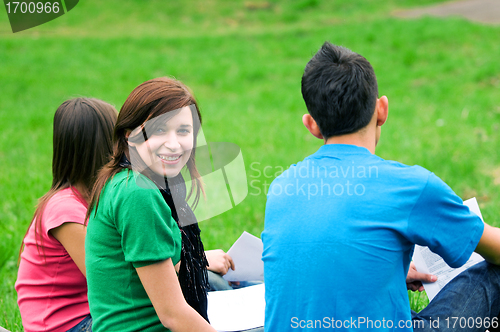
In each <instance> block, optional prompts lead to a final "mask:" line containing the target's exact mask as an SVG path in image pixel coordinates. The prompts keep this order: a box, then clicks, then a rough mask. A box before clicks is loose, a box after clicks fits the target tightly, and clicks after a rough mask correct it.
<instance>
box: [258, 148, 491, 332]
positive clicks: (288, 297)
mask: <svg viewBox="0 0 500 332" xmlns="http://www.w3.org/2000/svg"><path fill="white" fill-rule="evenodd" d="M450 230H451V231H450ZM482 231H483V227H482V222H481V220H480V219H479V218H478V217H477V216H475V215H474V214H472V213H471V212H470V211H469V209H468V208H467V207H465V206H464V205H463V204H462V200H461V199H460V198H458V197H457V196H456V195H455V194H454V193H453V191H452V190H451V189H450V188H449V187H448V186H447V185H445V184H444V183H443V182H442V181H441V180H439V179H438V178H437V177H436V176H435V175H433V174H432V173H430V172H429V171H427V170H425V169H423V168H421V167H418V166H414V167H409V166H405V165H402V164H400V163H397V162H391V161H385V160H383V159H381V158H379V157H377V156H375V155H373V154H372V153H371V152H370V151H369V150H367V149H366V148H363V147H358V146H355V145H344V144H328V145H324V146H322V147H321V148H320V149H319V151H318V152H317V153H315V154H313V155H312V156H310V157H308V158H306V159H305V160H304V161H302V162H300V163H298V164H297V165H296V166H292V167H290V169H289V170H287V171H286V172H285V173H283V174H282V175H281V176H280V177H278V178H277V179H276V180H275V181H274V182H273V184H272V185H271V187H270V188H269V193H268V202H267V207H266V224H265V230H264V232H263V233H262V240H263V242H264V254H263V261H264V267H265V271H264V276H265V283H266V304H267V305H266V323H265V327H266V330H267V331H293V330H296V329H297V328H318V329H319V328H327V329H328V328H336V329H342V328H345V329H349V328H351V329H355V330H360V331H363V330H365V331H371V330H373V329H377V331H378V330H379V329H380V330H381V331H384V330H392V329H391V328H394V329H398V330H400V329H403V330H404V329H405V328H407V327H408V330H411V324H412V323H411V315H410V307H409V301H408V295H407V292H406V285H405V278H406V274H407V272H408V267H409V264H410V261H411V255H412V252H413V247H414V245H413V244H414V243H418V244H421V245H426V246H429V247H430V248H431V249H433V250H434V251H435V252H437V253H439V254H440V255H441V256H442V257H443V258H445V259H446V261H447V262H448V263H449V264H450V265H455V266H459V265H461V264H463V263H464V262H465V261H467V259H468V258H469V256H470V254H471V253H472V252H473V251H474V249H475V248H476V245H477V242H478V241H479V239H480V237H481V234H482Z"/></svg>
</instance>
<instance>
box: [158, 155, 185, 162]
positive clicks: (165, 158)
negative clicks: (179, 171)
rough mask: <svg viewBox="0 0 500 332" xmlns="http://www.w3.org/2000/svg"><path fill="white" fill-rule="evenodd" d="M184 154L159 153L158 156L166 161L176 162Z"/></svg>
mask: <svg viewBox="0 0 500 332" xmlns="http://www.w3.org/2000/svg"><path fill="white" fill-rule="evenodd" d="M181 156H182V154H179V155H175V156H165V155H158V158H160V159H161V160H164V161H166V162H176V161H177V160H179V159H180V158H181Z"/></svg>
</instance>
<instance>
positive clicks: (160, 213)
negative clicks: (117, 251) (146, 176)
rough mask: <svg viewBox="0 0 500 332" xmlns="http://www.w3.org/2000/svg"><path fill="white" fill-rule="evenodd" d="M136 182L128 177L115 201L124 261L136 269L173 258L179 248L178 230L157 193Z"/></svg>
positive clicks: (153, 189)
mask: <svg viewBox="0 0 500 332" xmlns="http://www.w3.org/2000/svg"><path fill="white" fill-rule="evenodd" d="M136 179H137V177H136V176H130V177H129V178H128V181H127V182H126V183H125V184H124V186H125V188H124V190H120V191H119V192H118V193H117V195H116V196H115V197H114V201H115V204H114V205H115V207H116V212H117V213H116V214H115V215H116V220H115V223H116V228H117V230H118V232H119V233H120V235H121V246H122V249H123V253H124V256H125V260H126V261H127V262H130V263H132V265H133V266H134V267H135V268H137V267H142V266H146V265H150V264H153V263H155V262H158V261H162V260H166V259H168V258H172V257H173V256H174V254H175V251H176V249H177V250H179V247H180V231H179V228H178V226H177V223H176V222H175V220H174V219H173V218H172V213H171V211H170V208H169V206H168V205H167V203H166V202H165V201H164V199H163V197H162V195H161V193H160V191H159V190H158V188H156V186H155V187H152V186H139V185H137V183H136ZM141 181H143V180H141Z"/></svg>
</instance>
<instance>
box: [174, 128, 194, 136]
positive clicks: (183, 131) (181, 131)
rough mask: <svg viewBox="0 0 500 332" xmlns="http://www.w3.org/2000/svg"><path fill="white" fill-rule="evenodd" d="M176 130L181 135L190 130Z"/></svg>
mask: <svg viewBox="0 0 500 332" xmlns="http://www.w3.org/2000/svg"><path fill="white" fill-rule="evenodd" d="M177 132H178V133H179V134H181V135H188V134H189V133H190V132H191V131H189V129H179V130H178V131H177Z"/></svg>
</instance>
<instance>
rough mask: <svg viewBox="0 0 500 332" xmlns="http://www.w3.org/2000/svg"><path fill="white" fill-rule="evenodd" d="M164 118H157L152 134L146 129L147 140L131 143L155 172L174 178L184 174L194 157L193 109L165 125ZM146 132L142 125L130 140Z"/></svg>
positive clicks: (171, 119)
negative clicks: (183, 171) (192, 154)
mask: <svg viewBox="0 0 500 332" xmlns="http://www.w3.org/2000/svg"><path fill="white" fill-rule="evenodd" d="M161 117H162V116H160V117H159V119H154V121H155V125H154V126H153V128H154V129H151V130H150V131H151V132H149V131H148V130H147V129H146V135H147V137H148V140H147V141H142V142H135V143H134V142H131V141H130V140H129V145H130V146H133V147H135V149H136V150H137V153H138V154H139V156H140V157H141V159H142V161H143V162H144V163H145V164H146V165H147V166H148V167H149V168H150V169H151V170H152V171H153V172H155V173H156V174H158V175H160V176H164V177H167V178H171V177H175V176H177V175H178V174H179V173H180V171H181V169H182V168H183V167H184V165H186V163H187V161H188V159H189V157H190V155H191V150H192V149H193V145H194V134H193V116H192V113H191V109H190V108H189V106H186V107H183V108H181V109H180V111H179V112H178V113H177V114H176V115H174V116H173V117H171V118H169V119H168V121H165V122H161V121H162V120H161ZM158 121H160V122H158ZM157 122H158V123H157ZM146 128H147V126H146ZM142 131H143V127H142V126H141V127H139V128H136V129H134V130H133V131H132V132H131V133H130V136H129V137H136V135H142V134H143V133H142ZM134 141H135V140H134Z"/></svg>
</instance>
